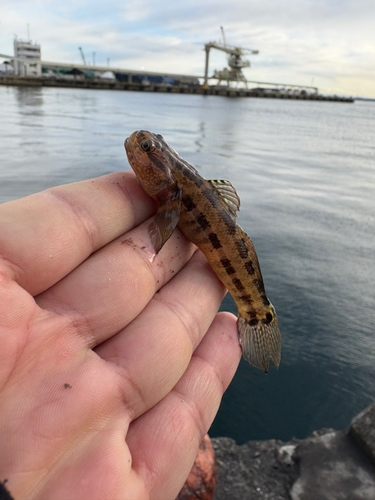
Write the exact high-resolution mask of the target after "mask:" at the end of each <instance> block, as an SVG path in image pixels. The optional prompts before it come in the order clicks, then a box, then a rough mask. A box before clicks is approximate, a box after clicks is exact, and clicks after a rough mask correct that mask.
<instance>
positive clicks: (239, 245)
mask: <svg viewBox="0 0 375 500" xmlns="http://www.w3.org/2000/svg"><path fill="white" fill-rule="evenodd" d="M235 245H236V247H237V250H238V253H239V254H240V257H241V259H247V255H248V252H247V248H246V245H245V243H244V241H243V239H242V238H241V239H239V240H236V241H235Z"/></svg>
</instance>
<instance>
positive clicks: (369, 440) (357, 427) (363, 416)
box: [349, 403, 375, 498]
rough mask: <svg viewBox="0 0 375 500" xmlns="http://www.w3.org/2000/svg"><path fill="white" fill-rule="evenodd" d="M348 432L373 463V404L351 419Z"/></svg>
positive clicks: (374, 422)
mask: <svg viewBox="0 0 375 500" xmlns="http://www.w3.org/2000/svg"><path fill="white" fill-rule="evenodd" d="M349 432H350V434H351V435H352V436H353V437H354V439H355V440H356V441H357V442H358V444H359V445H360V446H361V448H362V449H363V450H364V451H365V452H366V453H367V454H368V456H369V457H370V459H371V460H372V461H373V462H374V463H375V403H374V404H372V405H371V406H369V407H368V408H366V409H365V410H364V411H362V412H361V413H359V414H358V415H357V416H356V417H354V418H353V420H352V423H351V425H350V429H349ZM374 498H375V495H374Z"/></svg>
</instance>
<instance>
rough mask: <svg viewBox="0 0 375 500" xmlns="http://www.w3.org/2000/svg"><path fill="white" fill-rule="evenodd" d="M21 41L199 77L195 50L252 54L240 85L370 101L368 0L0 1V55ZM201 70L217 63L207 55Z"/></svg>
mask: <svg viewBox="0 0 375 500" xmlns="http://www.w3.org/2000/svg"><path fill="white" fill-rule="evenodd" d="M27 25H29V32H30V38H31V40H32V41H34V42H35V41H37V42H38V43H40V44H41V47H42V59H43V60H45V61H60V62H68V63H77V64H78V63H80V62H81V57H80V54H79V51H78V47H80V46H81V47H82V48H83V50H84V52H85V55H86V59H88V61H89V62H90V63H91V62H92V60H93V57H94V56H93V53H94V52H95V61H96V64H99V65H103V66H106V65H107V61H108V59H109V65H110V66H112V67H114V66H116V67H123V68H125V69H126V68H128V69H144V70H146V71H147V70H149V71H164V70H165V71H168V72H171V73H184V74H194V75H202V74H203V72H204V51H203V47H204V44H205V43H207V42H209V41H220V39H221V33H220V26H224V28H225V34H226V40H227V43H230V44H232V45H236V46H241V47H247V48H251V49H257V50H259V54H258V55H252V56H250V60H251V68H249V69H245V70H244V72H245V74H246V77H247V78H248V79H249V80H257V81H267V82H276V83H290V84H299V85H311V84H313V85H315V86H317V87H319V90H320V91H321V92H328V93H342V94H350V95H362V96H369V97H370V96H371V97H375V1H374V0H284V1H281V0H230V1H229V0H177V1H176V0H159V1H158V2H155V1H151V0H132V1H129V0H106V1H102V2H100V3H99V2H95V1H92V0H91V1H89V0H26V1H24V0H1V4H0V53H3V54H13V39H14V35H17V37H18V38H20V39H27V33H28V31H27ZM211 53H212V58H211V61H210V73H212V72H213V70H214V69H222V68H223V67H224V66H226V58H225V54H224V53H222V52H219V51H211Z"/></svg>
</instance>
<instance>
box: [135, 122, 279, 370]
mask: <svg viewBox="0 0 375 500" xmlns="http://www.w3.org/2000/svg"><path fill="white" fill-rule="evenodd" d="M125 149H126V153H127V155H128V159H129V163H130V165H131V167H132V169H133V170H134V172H135V173H136V175H137V178H138V180H139V183H140V184H141V186H142V188H143V189H144V190H145V192H146V193H147V194H148V195H149V196H151V197H152V198H154V199H155V200H156V201H157V202H158V204H159V208H158V210H157V212H156V215H155V217H154V219H153V221H152V222H151V224H150V225H149V228H148V230H149V235H150V238H151V241H152V243H153V245H154V248H155V252H156V253H157V252H159V251H160V249H161V248H162V246H163V245H164V243H165V242H166V241H167V240H168V238H169V237H170V236H171V234H172V233H173V231H174V229H175V228H176V226H178V227H179V228H180V230H181V231H182V232H183V234H184V235H185V236H186V238H187V239H188V240H190V241H191V242H192V243H194V244H195V245H197V247H198V248H200V250H201V251H202V252H203V253H204V255H205V256H206V258H207V260H208V262H209V263H210V265H211V267H212V269H213V270H214V272H215V273H216V275H217V277H218V278H219V279H220V281H222V283H223V284H224V285H225V286H226V288H227V289H228V290H229V292H230V294H231V295H232V297H233V299H234V301H235V303H236V305H237V309H238V320H237V330H238V338H239V342H240V346H241V349H242V354H243V357H244V358H245V359H246V360H247V361H248V362H249V363H251V364H252V365H254V366H256V367H257V368H260V369H261V370H264V371H265V372H268V368H269V358H272V360H273V362H274V364H275V365H276V367H278V366H279V364H280V358H281V342H280V330H279V326H278V322H277V317H276V312H275V309H274V307H273V305H272V304H271V302H270V301H269V300H268V298H267V296H266V292H265V290H264V284H263V278H262V274H261V272H260V267H259V262H258V257H257V254H256V252H255V248H254V245H253V243H252V241H251V240H250V238H249V237H248V236H247V234H246V233H245V232H244V231H243V229H242V228H241V227H240V226H239V225H238V224H237V222H236V217H237V215H236V212H238V211H239V208H240V200H239V197H238V195H237V193H236V190H235V189H234V187H233V186H232V184H231V183H230V182H229V181H223V180H211V181H208V180H206V179H204V178H203V177H202V176H201V175H200V174H199V172H198V171H197V170H196V169H195V168H194V167H193V166H191V165H190V164H189V163H188V162H187V161H185V160H183V159H182V158H181V157H180V156H179V155H178V154H177V153H176V151H175V150H174V149H173V148H171V147H170V146H168V144H167V143H166V142H165V141H164V139H163V137H162V136H161V135H155V134H152V133H151V132H147V131H145V130H139V131H137V132H133V134H132V135H131V136H130V137H128V138H127V139H126V141H125Z"/></svg>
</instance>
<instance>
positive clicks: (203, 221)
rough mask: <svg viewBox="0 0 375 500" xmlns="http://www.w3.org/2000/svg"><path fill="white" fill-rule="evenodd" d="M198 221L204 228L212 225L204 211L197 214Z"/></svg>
mask: <svg viewBox="0 0 375 500" xmlns="http://www.w3.org/2000/svg"><path fill="white" fill-rule="evenodd" d="M197 222H198V224H199V225H200V227H201V228H202V229H203V230H204V229H207V228H208V226H209V225H210V223H209V222H208V220H207V219H206V216H205V215H203V214H202V212H201V213H200V214H199V215H198V216H197Z"/></svg>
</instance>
